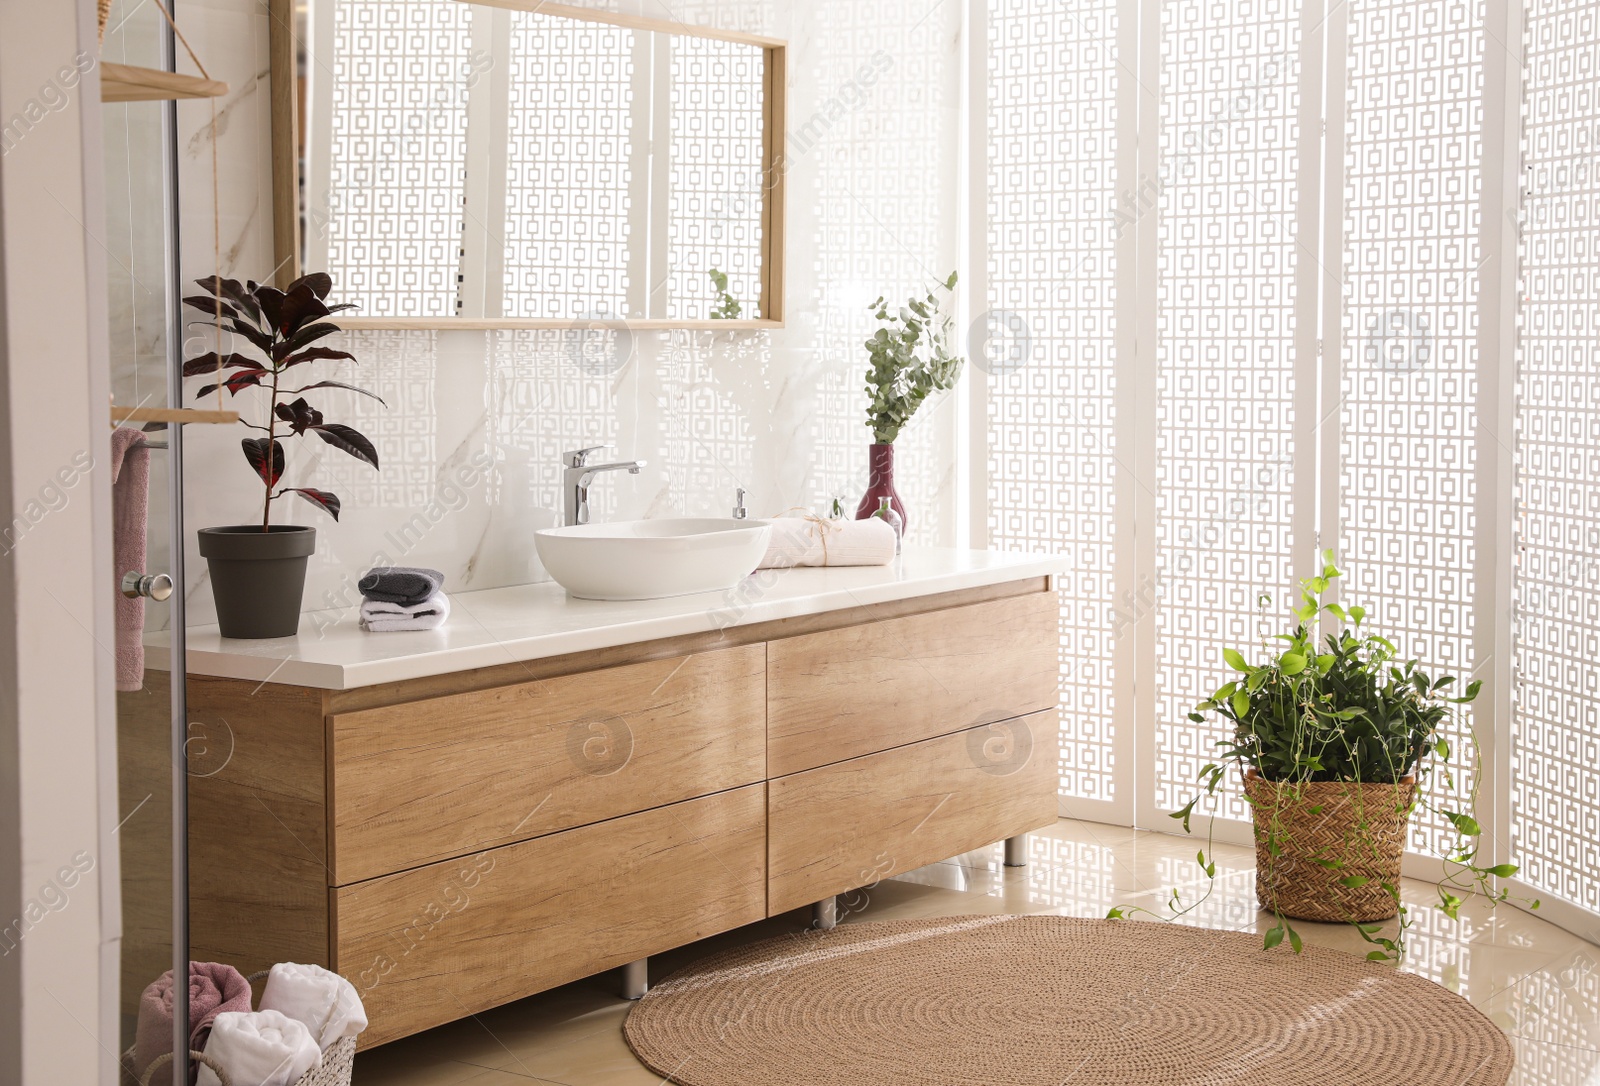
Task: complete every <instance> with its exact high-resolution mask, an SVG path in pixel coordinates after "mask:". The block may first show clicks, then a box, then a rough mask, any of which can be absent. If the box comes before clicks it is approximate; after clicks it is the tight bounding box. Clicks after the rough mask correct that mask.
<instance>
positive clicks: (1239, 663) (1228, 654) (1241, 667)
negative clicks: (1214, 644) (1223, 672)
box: [1222, 649, 1250, 671]
mask: <svg viewBox="0 0 1600 1086" xmlns="http://www.w3.org/2000/svg"><path fill="white" fill-rule="evenodd" d="M1222 658H1223V660H1225V661H1227V664H1228V666H1229V667H1231V668H1233V670H1235V671H1249V670H1250V665H1249V664H1247V663H1245V662H1244V656H1242V655H1241V654H1240V653H1239V652H1238V650H1236V649H1223V650H1222Z"/></svg>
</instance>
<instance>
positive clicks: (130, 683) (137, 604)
mask: <svg viewBox="0 0 1600 1086" xmlns="http://www.w3.org/2000/svg"><path fill="white" fill-rule="evenodd" d="M149 514H150V449H149V446H147V445H146V444H145V435H144V433H143V432H142V431H139V430H130V429H128V428H127V427H125V426H119V427H117V428H116V429H115V430H113V431H111V554H112V557H113V558H114V559H115V560H116V566H117V568H116V569H115V570H114V571H113V572H114V581H113V583H115V584H116V585H117V612H116V615H117V689H118V690H141V689H143V688H144V599H143V597H140V598H137V599H131V600H130V599H128V597H126V596H124V595H123V594H122V591H121V587H122V575H123V574H124V573H129V572H132V571H133V570H138V571H139V572H140V573H143V572H144V560H145V527H146V521H148V520H149Z"/></svg>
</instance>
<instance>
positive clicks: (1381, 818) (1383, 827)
mask: <svg viewBox="0 0 1600 1086" xmlns="http://www.w3.org/2000/svg"><path fill="white" fill-rule="evenodd" d="M1244 790H1245V795H1246V796H1248V797H1249V799H1250V804H1251V807H1252V808H1253V815H1254V820H1255V840H1256V898H1257V900H1259V901H1260V902H1261V907H1262V908H1263V909H1267V910H1269V911H1272V912H1278V913H1282V914H1283V915H1284V916H1288V917H1293V918H1294V919H1296V920H1322V921H1328V922H1337V923H1345V922H1349V921H1361V922H1364V923H1365V922H1370V921H1375V920H1388V919H1390V918H1391V917H1393V916H1394V915H1395V914H1396V913H1397V912H1399V908H1398V906H1397V905H1396V903H1395V900H1394V898H1393V897H1392V896H1390V894H1389V892H1388V891H1387V890H1385V889H1384V888H1383V884H1384V883H1388V884H1390V885H1391V886H1395V885H1398V883H1399V879H1400V859H1401V857H1402V856H1403V855H1404V854H1405V847H1406V823H1407V821H1408V819H1409V818H1410V815H1411V806H1412V804H1413V803H1414V802H1415V800H1416V791H1417V786H1416V782H1415V781H1414V780H1413V779H1412V778H1410V777H1407V778H1405V779H1404V780H1403V781H1401V782H1400V783H1399V784H1356V783H1354V782H1350V781H1326V782H1321V781H1319V782H1313V783H1305V784H1279V783H1275V782H1273V781H1269V780H1267V779H1265V778H1264V777H1262V776H1261V775H1260V774H1258V773H1257V772H1256V771H1255V770H1253V769H1252V770H1250V772H1249V773H1248V774H1247V775H1246V776H1245V781H1244ZM1274 825H1275V826H1276V827H1277V838H1278V841H1277V843H1278V854H1277V855H1276V856H1274V855H1273V854H1272V849H1271V847H1270V838H1271V836H1272V833H1271V827H1273V826H1274ZM1318 861H1324V862H1326V861H1335V862H1337V863H1338V864H1339V866H1335V867H1333V868H1331V869H1330V868H1329V867H1326V866H1324V863H1319V862H1318ZM1352 877H1357V878H1364V879H1366V880H1367V881H1366V882H1365V883H1364V884H1362V885H1360V886H1346V885H1343V883H1342V882H1341V880H1343V879H1349V878H1352Z"/></svg>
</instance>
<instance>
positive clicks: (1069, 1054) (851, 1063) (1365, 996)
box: [624, 916, 1513, 1086]
mask: <svg viewBox="0 0 1600 1086" xmlns="http://www.w3.org/2000/svg"><path fill="white" fill-rule="evenodd" d="M624 1033H625V1035H626V1036H627V1040H628V1044H629V1045H630V1046H631V1047H632V1048H633V1051H634V1053H635V1054H636V1055H638V1057H639V1058H640V1059H641V1060H643V1061H644V1062H645V1064H647V1065H648V1066H649V1067H650V1069H651V1070H653V1071H655V1072H656V1073H657V1074H660V1075H662V1076H664V1079H663V1080H664V1081H666V1082H671V1083H680V1084H682V1086H764V1084H768V1083H771V1084H774V1086H777V1084H782V1086H801V1084H803V1086H885V1084H894V1086H900V1084H909V1086H921V1084H927V1086H935V1084H937V1086H952V1084H956V1083H961V1084H965V1083H971V1084H974V1086H977V1084H982V1086H1063V1084H1066V1086H1221V1084H1227V1086H1313V1084H1315V1086H1504V1084H1505V1082H1506V1080H1507V1079H1508V1078H1509V1077H1510V1075H1511V1070H1512V1064H1513V1054H1512V1049H1511V1045H1510V1043H1509V1042H1508V1041H1507V1040H1506V1038H1505V1035H1504V1034H1502V1033H1501V1032H1500V1030H1499V1029H1498V1028H1497V1027H1496V1026H1495V1025H1494V1023H1492V1022H1490V1021H1489V1020H1488V1019H1487V1018H1485V1017H1484V1016H1483V1015H1482V1014H1481V1013H1480V1012H1479V1011H1478V1010H1477V1008H1475V1007H1473V1006H1472V1004H1470V1003H1468V1002H1467V1001H1466V1000H1465V999H1462V998H1461V997H1460V996H1457V995H1454V994H1452V993H1451V992H1449V991H1446V990H1445V989H1444V988H1441V987H1440V986H1439V985H1437V984H1434V983H1433V982H1432V981H1429V980H1426V979H1424V978H1422V977H1418V976H1415V975H1413V974H1410V973H1402V972H1399V971H1397V970H1395V969H1394V968H1393V967H1392V966H1386V965H1382V964H1380V963H1375V962H1368V961H1366V960H1364V959H1362V958H1358V957H1355V956H1354V955H1351V954H1345V953H1342V952H1339V951H1334V950H1324V949H1321V948H1318V947H1307V948H1306V951H1305V953H1304V954H1303V955H1298V956H1297V955H1294V954H1291V953H1289V952H1288V950H1287V948H1283V949H1281V950H1273V951H1263V950H1262V949H1261V937H1260V936H1259V935H1252V934H1241V933H1234V932H1215V931H1204V930H1199V929H1195V928H1185V927H1179V926H1176V925H1171V924H1158V923H1145V922H1137V921H1129V920H1085V919H1076V918H1072V917H1060V916H965V917H941V918H937V919H929V920H898V921H889V922H883V923H860V924H847V925H843V926H841V927H839V928H836V929H835V930H833V931H831V932H826V933H820V932H812V931H808V932H801V933H797V934H795V935H789V936H783V937H781V938H778V939H770V940H767V941H765V942H762V943H757V944H754V945H752V946H748V947H742V948H739V949H736V950H732V951H727V952H724V953H721V954H716V955H713V956H711V957H709V958H706V959H704V960H702V961H700V962H697V963H695V964H694V965H692V966H690V967H689V968H687V969H685V970H683V971H681V972H679V973H676V974H674V975H673V976H671V977H669V978H668V979H667V980H666V981H664V982H663V983H662V984H660V985H659V986H657V987H656V988H655V989H654V990H652V991H651V992H650V993H649V994H648V995H646V996H645V997H644V999H642V1000H641V1001H640V1002H639V1003H638V1004H637V1005H636V1006H635V1007H634V1008H633V1010H632V1012H631V1013H630V1014H629V1015H628V1019H627V1023H626V1025H625V1026H624Z"/></svg>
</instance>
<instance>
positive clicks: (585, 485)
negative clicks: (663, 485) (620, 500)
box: [561, 445, 645, 524]
mask: <svg viewBox="0 0 1600 1086" xmlns="http://www.w3.org/2000/svg"><path fill="white" fill-rule="evenodd" d="M614 447H615V446H612V445H591V446H589V448H587V449H573V450H572V451H571V452H566V453H562V454H561V463H562V466H563V467H564V468H565V470H564V471H563V472H562V473H561V493H562V496H563V498H564V501H565V509H564V512H565V514H566V520H565V521H564V523H566V524H588V523H589V484H590V483H592V482H594V477H595V476H596V475H599V474H600V473H601V472H602V471H625V472H627V473H628V474H629V475H637V474H639V469H640V468H642V467H644V464H645V462H644V461H643V460H619V461H618V462H617V463H615V464H591V463H589V454H590V453H596V452H599V451H600V450H601V449H610V448H614Z"/></svg>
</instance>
